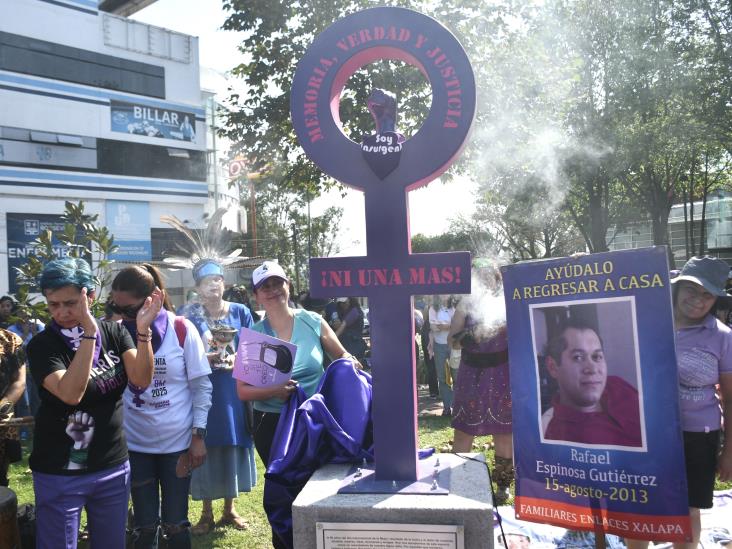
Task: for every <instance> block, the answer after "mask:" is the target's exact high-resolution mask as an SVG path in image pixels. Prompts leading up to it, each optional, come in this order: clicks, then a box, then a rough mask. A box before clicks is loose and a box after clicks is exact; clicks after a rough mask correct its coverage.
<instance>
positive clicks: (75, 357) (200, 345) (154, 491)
mask: <svg viewBox="0 0 732 549" xmlns="http://www.w3.org/2000/svg"><path fill="white" fill-rule="evenodd" d="M474 273H475V278H474V288H476V289H475V290H474V292H473V294H472V295H470V296H462V297H461V298H459V299H458V298H456V297H453V296H434V298H432V297H430V298H429V299H428V300H422V299H418V300H416V301H415V303H416V306H415V311H414V324H415V334H417V336H418V341H419V344H417V343H416V342H415V351H417V352H418V350H419V347H421V349H422V351H423V353H422V354H423V358H424V361H423V363H424V374H425V379H424V381H426V382H427V385H428V387H429V391H430V394H431V395H432V396H433V397H435V398H439V400H441V401H442V409H443V412H442V415H443V416H445V417H450V418H451V423H452V427H453V428H454V441H453V451H455V452H470V451H472V449H473V442H474V438H475V437H476V436H484V435H490V436H492V440H493V444H494V450H495V462H494V467H493V471H492V477H493V481H494V482H495V485H496V486H495V497H496V502H497V503H499V504H500V503H505V502H506V501H507V500H508V498H509V497H510V493H509V487H510V485H511V482H512V480H513V461H512V456H513V443H512V422H511V413H512V409H511V391H510V381H509V367H508V337H507V326H506V323H505V313H503V314H501V309H502V308H503V296H502V284H501V277H500V273H499V270H498V269H497V266H496V265H495V264H492V263H486V262H476V264H475V265H474ZM728 276H729V266H728V265H727V264H726V263H725V262H724V261H722V260H720V259H715V258H709V257H704V258H692V259H691V260H690V261H689V262H688V263H687V264H686V265H685V266H684V268H683V269H682V270H681V271H680V272H679V273H677V276H676V277H675V278H674V279H673V304H674V318H675V323H676V330H677V332H676V344H677V358H678V361H679V373H680V381H681V385H680V389H679V390H680V403H681V416H682V427H683V431H684V433H683V434H684V443H685V456H686V463H687V476H688V478H689V483H688V484H689V505H690V517H691V520H692V526H693V529H694V530H693V533H694V539H696V540H698V537H699V529H700V527H699V510H700V509H703V508H707V507H710V506H711V501H712V500H711V495H712V490H713V486H714V481H715V475H716V473H717V472H718V473H719V476H720V478H722V479H723V480H732V449H730V448H732V445H725V446H724V449H723V450H722V452H721V453H719V452H718V450H719V448H720V446H721V435H720V433H721V429H722V419H723V418H724V419H725V420H726V423H727V424H729V423H730V422H732V410H731V408H732V407H729V406H727V407H726V408H724V411H723V412H722V411H721V410H722V409H721V408H720V402H724V399H726V400H727V402H729V401H730V400H732V331H731V330H730V328H729V327H728V326H727V324H726V323H725V322H723V321H722V320H719V319H718V318H717V316H720V318H723V319H726V317H725V316H724V314H723V313H720V312H719V311H722V310H729V309H730V308H732V307H730V306H729V304H728V300H730V301H731V302H732V299H731V298H730V297H729V296H728V294H727V292H726V289H725V285H726V283H727V279H728ZM193 277H194V281H195V288H193V289H191V290H190V291H189V292H188V293H187V295H186V301H185V303H184V304H182V305H181V306H180V307H179V308H178V309H177V311H176V310H174V308H173V306H172V304H171V302H170V300H169V296H168V295H167V292H166V288H165V283H164V280H163V277H162V275H161V273H160V272H159V271H158V269H157V268H156V267H155V266H153V265H150V264H143V265H139V266H131V267H126V268H124V269H122V270H121V271H119V272H118V273H117V275H116V276H115V278H114V280H113V282H112V286H111V292H110V294H109V297H108V300H107V304H106V309H105V310H106V316H105V319H103V320H100V319H96V318H94V316H93V315H92V313H91V310H90V305H91V303H92V302H93V300H94V299H95V297H96V296H95V288H94V284H93V280H92V273H91V269H90V267H89V265H88V264H87V263H86V262H85V261H84V260H82V259H72V258H65V259H59V260H54V261H51V262H49V263H48V264H47V265H46V266H45V268H44V270H43V273H42V276H41V279H40V282H39V287H40V289H41V291H42V293H43V296H44V297H45V300H46V302H47V306H48V311H49V313H50V316H51V321H50V322H49V323H48V324H47V325H46V326H44V325H43V324H41V323H39V322H38V321H36V320H33V319H29V318H26V317H23V316H22V315H21V314H20V313H19V311H18V310H17V308H16V304H15V302H14V300H13V299H12V298H11V297H9V296H5V297H3V298H2V299H0V360H1V363H0V364H1V367H0V420H3V419H4V418H7V417H10V415H11V414H12V412H13V409H15V414H16V415H19V416H29V415H33V416H35V426H34V432H33V449H32V453H31V455H30V458H29V466H30V468H31V470H32V473H33V485H34V490H35V499H36V517H37V524H38V528H39V529H40V530H39V531H42V532H43V534H44V535H43V536H39V537H38V540H37V541H38V545H37V546H38V547H49V548H51V547H53V548H56V547H68V548H72V547H76V544H77V536H78V524H79V519H80V513H81V510H82V509H83V508H85V509H86V510H87V516H88V533H89V537H90V539H91V540H92V544H93V546H101V545H102V544H104V545H105V547H108V548H114V547H120V548H122V547H124V546H125V532H126V530H131V531H132V536H133V539H134V543H135V547H157V545H158V541H159V539H160V537H161V536H165V538H166V540H167V544H168V546H169V547H190V546H191V535H195V534H204V533H207V532H210V531H211V530H212V529H213V528H215V527H216V526H217V525H229V526H230V527H233V528H237V529H246V528H247V524H246V522H245V521H244V519H243V518H242V517H241V516H239V515H238V514H237V511H236V508H235V505H234V502H235V500H236V498H237V497H238V496H239V494H241V493H246V492H249V491H251V489H252V487H253V486H254V485H256V483H257V482H258V479H257V471H256V465H255V452H256V454H257V455H258V456H259V458H260V459H261V460H262V462H263V463H264V464H265V465H266V464H267V463H268V462H269V460H270V452H271V449H272V445H273V441H274V437H275V431H276V428H277V424H278V419H279V417H280V412H281V410H282V408H283V405H284V404H285V402H286V401H287V400H288V399H289V398H290V396H291V395H292V394H293V393H294V392H295V390H296V388H297V387H300V388H301V389H302V390H303V391H304V392H305V394H306V395H307V396H311V395H312V394H313V393H314V392H315V390H316V388H317V386H318V383H319V380H320V379H321V377H322V375H323V372H324V368H325V367H327V365H328V364H329V363H330V362H331V361H332V360H335V359H339V358H344V357H350V358H352V359H353V360H354V363H355V364H358V365H359V366H362V365H366V366H368V354H369V343H368V337H367V330H366V329H365V326H367V323H368V316H367V312H366V311H364V310H363V309H362V307H361V305H360V302H359V301H358V300H357V299H354V298H338V299H335V300H332V301H331V302H326V301H320V300H315V299H312V298H311V297H310V296H309V295H308V294H307V293H304V294H301V295H299V296H295V294H294V290H293V288H292V285H291V282H290V280H289V277H288V276H287V274H286V273H285V271H284V270H283V269H282V268H281V266H280V265H278V264H277V263H274V262H264V263H263V264H262V265H261V266H259V267H258V268H257V269H255V270H254V272H253V276H252V285H251V288H250V291H251V296H252V298H253V300H254V301H255V302H256V304H257V306H258V307H254V306H253V305H252V303H250V293H249V292H248V291H247V289H246V288H243V287H239V286H237V287H232V288H228V289H226V288H225V285H224V269H223V266H222V264H221V263H219V262H218V261H216V260H215V259H201V260H200V261H198V262H197V263H196V264H195V266H194V268H193ZM257 308H259V309H260V310H261V311H263V313H264V314H263V318H261V319H260V318H259V317H258V315H257V313H256V311H255V309H257ZM488 313H490V314H488ZM242 327H247V328H252V329H253V330H255V331H258V332H261V333H264V334H267V335H270V336H274V337H277V338H280V339H283V340H286V341H289V342H291V343H293V344H295V345H297V348H298V353H297V354H296V358H295V361H294V364H293V367H292V372H291V375H290V379H289V380H287V381H286V382H284V383H282V384H279V385H275V386H270V387H255V386H252V385H248V384H246V383H244V382H243V381H240V380H235V379H232V370H233V361H234V354H233V352H231V351H232V349H235V348H236V346H237V338H238V332H239V329H240V328H242ZM227 334H229V335H230V337H229V339H228V340H227V339H226V335H227ZM227 341H228V343H227ZM222 342H223V343H222ZM227 345H228V347H227ZM227 349H228V351H227ZM700 353H701V354H700ZM543 356H544V359H543V360H544V363H545V365H546V370H547V372H548V375H549V376H551V377H552V378H553V379H554V380H555V381H556V384H557V386H558V388H557V391H556V393H555V394H554V396H553V397H552V400H551V402H550V407H548V408H547V409H546V411H545V412H544V414H543V417H542V424H543V426H542V429H543V436H544V437H545V438H547V439H552V438H560V439H563V440H576V437H579V436H584V435H582V434H581V433H580V432H579V431H578V430H577V429H576V428H575V427H576V426H578V425H579V426H580V427H581V426H582V425H584V424H587V425H593V426H595V427H593V428H592V429H589V430H588V434H587V436H589V437H593V436H599V435H598V433H603V435H602V436H607V437H610V438H611V439H612V441H614V442H613V443H616V442H617V441H618V440H620V439H621V438H622V439H623V444H629V445H638V441H637V440H636V439H635V438H633V437H636V436H637V429H635V427H637V425H636V424H637V423H638V418H637V417H635V416H632V417H631V416H628V413H630V412H629V410H630V411H631V412H632V410H631V409H632V406H630V407H627V408H626V409H624V410H612V409H609V408H608V402H609V401H610V402H614V401H617V400H618V399H608V398H604V397H605V396H606V394H607V391H609V390H612V391H616V392H617V391H621V390H623V391H626V392H630V391H632V390H633V389H632V388H628V387H626V386H625V385H624V384H623V382H622V380H620V379H615V378H613V376H608V375H607V365H606V362H605V358H604V349H603V342H602V339H601V337H600V336H599V334H598V332H597V329H596V328H595V327H593V326H590V325H586V324H582V323H580V322H577V321H576V319H571V318H570V319H567V322H565V323H561V325H560V326H558V327H557V328H556V330H555V334H554V336H553V337H552V338H551V339H550V341H548V342H547V345H546V349H545V350H544V352H543ZM702 366H703V367H702ZM583 380H585V381H586V382H583ZM587 380H589V381H587ZM718 391H721V396H722V397H723V399H721V400H720V399H719V397H718V394H719V393H718ZM636 399H637V395H636ZM620 400H623V399H620ZM588 418H590V419H588ZM608 418H609V419H608ZM609 420H612V421H609ZM588 422H589V423H588ZM610 423H612V424H613V425H615V424H617V425H618V426H619V427H617V428H615V430H608V429H606V426H607V425H609V424H610ZM597 426H601V427H602V428H599V427H597ZM634 426H635V427H634ZM570 431H571V432H570ZM580 431H581V429H580ZM20 436H21V435H20V433H19V431H18V429H17V428H15V427H6V426H0V485H6V486H7V485H8V478H7V470H8V465H9V463H11V462H14V461H18V460H19V459H21V455H20V454H21V443H20ZM567 437H569V438H567ZM572 437H574V438H572ZM628 437H630V438H628ZM626 438H628V440H626ZM603 440H604V439H603ZM583 442H587V441H586V440H584V439H583ZM604 442H607V441H605V440H604ZM189 496H190V497H192V498H193V499H194V500H201V501H202V513H201V516H200V517H199V518H198V521H197V522H196V524H195V525H193V526H192V525H191V523H190V522H189V518H188V502H189ZM130 499H131V503H132V512H131V513H128V508H129V501H130ZM219 499H223V502H224V505H223V512H222V515H221V516H220V518H219V520H218V521H216V520H215V517H214V513H213V505H212V502H213V501H215V500H219ZM272 543H273V546H274V547H275V548H279V547H284V546H286V545H283V543H282V540H281V539H279V538H278V536H277V534H276V532H275V531H274V530H273V533H272ZM629 544H630V545H632V546H634V547H635V546H641V545H642V542H635V541H632V540H629Z"/></svg>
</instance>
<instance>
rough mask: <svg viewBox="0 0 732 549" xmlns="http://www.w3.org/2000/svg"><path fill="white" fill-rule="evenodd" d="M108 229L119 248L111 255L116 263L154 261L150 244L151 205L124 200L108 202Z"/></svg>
mask: <svg viewBox="0 0 732 549" xmlns="http://www.w3.org/2000/svg"><path fill="white" fill-rule="evenodd" d="M106 208H107V209H106V213H107V227H108V228H109V230H110V232H111V233H112V235H113V236H114V243H115V244H116V245H117V246H119V248H118V249H117V251H116V252H114V253H113V254H109V258H110V259H114V260H115V261H149V260H150V259H152V243H151V242H150V204H149V203H147V202H132V201H129V202H128V201H123V200H107V203H106Z"/></svg>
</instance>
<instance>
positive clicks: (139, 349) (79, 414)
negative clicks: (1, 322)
mask: <svg viewBox="0 0 732 549" xmlns="http://www.w3.org/2000/svg"><path fill="white" fill-rule="evenodd" d="M40 288H41V292H42V293H43V295H44V296H45V298H46V301H47V303H48V310H49V312H50V314H51V317H52V319H53V320H52V321H51V322H50V324H49V325H48V327H47V328H46V330H45V331H43V332H41V333H39V334H38V335H36V336H35V337H34V338H33V339H32V340H31V341H30V343H29V344H28V349H27V350H28V360H29V363H30V371H31V374H32V375H33V378H34V379H35V381H36V384H37V385H38V387H39V388H40V390H39V393H40V399H41V405H40V408H39V410H38V413H37V414H36V422H35V432H34V437H33V452H32V453H31V456H30V460H29V464H30V468H31V470H32V471H33V486H34V489H35V494H36V520H37V528H38V532H40V533H42V535H39V536H38V537H37V545H36V546H37V547H41V548H45V547H48V548H49V549H51V548H53V549H57V548H59V547H66V548H68V549H72V548H75V547H76V543H77V532H78V524H79V518H80V514H81V509H82V508H86V510H87V519H88V527H89V536H90V540H91V547H95V548H96V547H99V548H101V547H104V548H105V549H114V548H119V549H122V548H123V547H124V546H125V523H126V520H127V505H128V503H127V502H128V498H129V494H130V466H129V461H128V454H127V444H126V442H125V436H124V433H123V429H122V394H123V393H124V390H125V388H126V387H127V383H128V382H129V383H133V384H134V385H136V386H138V387H147V386H148V385H150V383H151V381H152V377H153V350H152V345H151V342H152V331H151V329H150V326H151V325H152V323H153V321H154V319H155V318H156V317H157V316H158V313H159V312H160V308H161V306H162V294H161V292H160V290H157V289H156V290H154V291H153V292H151V294H150V295H149V296H147V297H145V299H143V300H142V301H141V302H140V303H139V305H140V306H139V308H138V309H137V311H136V312H135V314H134V315H132V316H131V318H133V319H134V325H135V328H136V338H134V339H133V338H132V336H130V333H129V332H128V331H127V330H126V329H125V327H124V326H122V325H121V324H119V323H116V322H107V321H97V320H95V319H94V317H93V316H92V314H91V312H90V311H89V302H90V300H91V299H93V297H94V284H93V281H92V272H91V268H90V267H89V264H88V263H87V262H86V261H84V260H83V259H75V258H64V259H57V260H54V261H51V262H49V263H48V264H47V265H46V266H45V267H44V269H43V272H42V274H41V279H40Z"/></svg>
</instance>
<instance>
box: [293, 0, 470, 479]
mask: <svg viewBox="0 0 732 549" xmlns="http://www.w3.org/2000/svg"><path fill="white" fill-rule="evenodd" d="M380 59H394V60H401V61H404V62H406V63H409V64H411V65H414V66H416V67H417V68H418V69H419V70H420V71H421V72H422V73H423V74H424V75H425V77H426V78H427V80H428V81H429V82H430V85H431V87H432V105H431V107H430V111H429V114H428V116H427V119H426V120H425V122H424V124H423V125H422V127H421V128H420V129H419V131H418V132H417V133H416V134H415V135H414V136H412V137H411V138H410V139H408V140H406V141H404V139H403V138H402V137H401V136H400V135H399V134H397V133H396V132H395V127H394V117H395V114H396V113H395V112H394V113H393V114H391V116H390V112H389V110H390V108H391V107H390V105H389V97H388V94H383V93H381V92H380V91H374V92H372V94H371V97H370V99H369V109H370V110H371V112H372V114H374V116H375V118H377V134H376V135H373V136H369V137H367V138H365V139H364V141H363V143H361V144H359V143H355V142H353V141H351V140H350V139H348V137H346V135H345V134H344V133H343V131H342V129H341V122H340V116H339V101H340V96H341V93H342V91H343V89H344V86H345V84H346V82H347V81H348V79H349V78H350V77H351V75H353V74H354V73H355V72H356V71H357V70H358V69H360V68H361V67H363V66H365V65H367V64H369V63H372V62H374V61H377V60H380ZM290 110H291V114H292V122H293V125H294V128H295V131H296V133H297V137H298V139H299V141H300V144H301V145H302V147H303V148H304V149H305V152H306V153H307V155H308V156H309V157H310V158H311V159H312V161H313V162H315V164H316V165H317V166H318V167H319V168H320V169H322V170H323V171H324V172H325V173H327V174H328V175H330V176H332V177H333V178H335V179H337V180H338V181H340V182H341V183H343V184H345V185H348V186H350V187H353V188H355V189H359V190H361V191H363V192H364V194H365V206H366V247H367V255H366V256H362V257H339V258H314V259H311V260H310V292H311V294H312V295H313V296H315V297H335V296H368V298H369V308H370V312H369V315H370V323H371V347H372V360H371V365H372V373H373V391H374V392H373V394H374V399H373V422H374V454H375V455H374V465H375V473H374V478H375V480H376V481H377V482H382V483H383V481H387V483H388V484H389V485H391V486H395V487H396V486H397V483H398V485H399V486H400V487H401V486H405V485H409V484H410V483H414V482H415V481H417V480H419V479H420V478H424V476H425V475H423V474H421V473H420V467H419V462H418V459H417V443H418V440H417V388H416V375H415V371H416V369H415V357H414V320H413V316H412V299H413V297H412V296H413V295H417V294H447V293H463V294H465V293H470V254H469V253H468V252H455V253H434V254H412V253H411V244H410V236H409V208H408V194H409V191H411V190H413V189H416V188H418V187H421V186H423V185H426V184H427V183H429V182H430V181H432V180H433V179H435V178H436V177H438V176H439V175H440V174H442V173H443V172H444V171H445V170H447V168H448V167H449V166H450V164H451V163H452V162H453V160H454V159H455V158H456V157H457V156H458V155H459V153H460V151H461V150H462V148H463V145H464V144H465V141H466V139H467V137H468V133H469V130H470V127H471V125H472V122H473V118H474V116H475V78H474V76H473V71H472V68H471V66H470V62H469V60H468V58H467V56H466V54H465V51H464V50H463V48H462V47H461V45H460V43H459V42H458V41H457V39H456V38H455V37H454V36H453V35H452V34H451V33H450V31H448V30H447V29H446V28H445V27H444V26H442V25H441V24H440V23H438V22H437V21H435V20H434V19H431V18H429V17H427V16H425V15H422V14H420V13H417V12H415V11H412V10H408V9H404V8H395V7H378V8H372V9H368V10H364V11H361V12H358V13H355V14H353V15H351V16H348V17H345V18H343V19H341V20H339V21H337V22H335V23H334V24H333V25H331V26H330V27H328V28H327V29H326V30H325V31H323V32H322V33H321V34H320V35H319V36H318V37H317V38H316V39H315V41H314V42H313V43H312V45H311V46H310V47H309V48H308V50H307V52H306V53H305V55H304V57H303V58H302V59H301V61H300V63H299V64H298V67H297V71H296V73H295V77H294V80H293V84H292V94H291V103H290ZM439 210H440V208H439V204H435V208H434V210H432V211H426V212H424V215H439Z"/></svg>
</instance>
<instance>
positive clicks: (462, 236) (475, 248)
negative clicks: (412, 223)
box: [412, 218, 499, 257]
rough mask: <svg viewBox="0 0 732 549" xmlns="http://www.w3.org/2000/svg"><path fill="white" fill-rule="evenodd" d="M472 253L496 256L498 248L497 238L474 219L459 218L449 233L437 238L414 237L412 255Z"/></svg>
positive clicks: (474, 255) (474, 254) (417, 235)
mask: <svg viewBox="0 0 732 549" xmlns="http://www.w3.org/2000/svg"><path fill="white" fill-rule="evenodd" d="M461 251H467V252H470V254H471V256H473V257H478V256H485V255H490V256H495V255H496V254H497V253H498V251H499V250H498V246H497V243H496V240H495V236H494V235H493V234H491V232H490V231H489V230H488V229H487V228H486V227H484V226H481V225H480V223H478V222H476V221H475V220H474V219H470V220H467V219H464V218H458V219H455V220H453V221H452V222H451V223H450V226H449V228H448V230H447V232H444V233H442V234H439V235H436V236H426V235H423V234H421V233H417V234H415V235H414V236H412V253H415V254H416V253H430V252H461Z"/></svg>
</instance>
